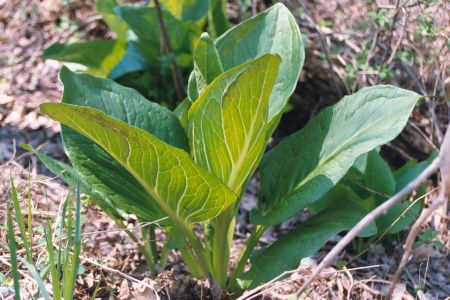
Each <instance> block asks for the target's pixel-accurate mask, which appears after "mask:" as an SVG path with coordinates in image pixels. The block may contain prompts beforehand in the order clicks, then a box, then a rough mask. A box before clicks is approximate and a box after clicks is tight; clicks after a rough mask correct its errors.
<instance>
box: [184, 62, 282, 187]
mask: <svg viewBox="0 0 450 300" xmlns="http://www.w3.org/2000/svg"><path fill="white" fill-rule="evenodd" d="M279 64H280V57H279V56H274V55H265V56H263V57H261V58H259V59H257V60H255V61H252V62H249V63H247V64H243V65H241V66H239V67H236V68H234V69H232V70H230V71H228V72H226V73H223V74H222V75H220V76H219V77H218V78H217V79H216V80H214V82H213V83H212V84H210V85H209V86H208V87H207V88H206V90H205V91H204V92H203V93H202V94H201V95H200V97H199V99H197V101H195V102H194V104H193V105H192V107H191V109H190V110H189V140H190V143H191V149H192V151H191V153H192V156H193V158H194V160H195V161H196V162H197V164H199V165H200V166H202V167H203V168H205V169H207V170H208V171H210V172H211V173H212V174H214V175H215V176H217V177H218V178H219V179H220V180H222V182H224V183H226V185H227V186H228V187H230V188H231V189H232V190H233V191H234V192H235V193H236V194H239V193H240V190H241V187H242V184H243V183H244V182H245V181H246V179H247V178H248V177H249V176H250V175H251V174H252V172H253V171H254V170H255V168H256V166H257V164H258V163H259V161H260V159H261V157H262V154H263V152H264V149H265V147H266V144H267V139H266V137H267V130H268V126H267V112H268V106H269V97H270V94H271V91H272V88H273V85H274V83H275V80H276V76H277V71H278V66H279Z"/></svg>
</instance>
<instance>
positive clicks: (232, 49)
mask: <svg viewBox="0 0 450 300" xmlns="http://www.w3.org/2000/svg"><path fill="white" fill-rule="evenodd" d="M215 45H216V48H217V50H218V52H219V55H220V59H221V62H222V66H223V69H224V70H225V71H226V70H230V69H232V68H234V67H236V66H238V65H241V64H243V63H245V62H248V61H250V60H254V59H256V58H258V57H260V56H262V55H265V54H278V55H279V56H280V57H281V64H280V69H279V72H278V77H277V80H276V83H275V86H274V88H273V91H272V95H271V96H270V106H269V113H268V114H269V120H272V119H273V118H274V117H277V116H278V115H279V114H280V113H281V112H282V111H283V108H284V106H285V104H286V103H287V101H288V98H289V96H290V95H291V94H292V92H293V91H294V89H295V86H296V85H297V79H298V76H299V74H300V70H301V69H302V65H303V60H304V56H305V54H304V47H303V42H302V38H301V35H300V30H299V29H298V26H297V23H296V22H295V19H294V17H293V16H292V14H291V13H290V11H289V10H288V9H287V8H286V7H285V6H284V5H283V4H281V3H278V4H275V5H274V6H272V7H271V8H269V9H268V10H266V11H264V12H261V13H260V14H258V15H256V16H254V17H252V18H250V19H248V20H246V21H244V22H242V23H241V24H239V25H237V26H235V27H233V28H232V29H230V30H228V31H227V32H226V33H224V34H223V35H222V36H220V37H219V38H218V39H217V40H216V41H215ZM191 100H195V99H191Z"/></svg>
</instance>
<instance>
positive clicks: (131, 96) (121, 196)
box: [60, 68, 188, 220]
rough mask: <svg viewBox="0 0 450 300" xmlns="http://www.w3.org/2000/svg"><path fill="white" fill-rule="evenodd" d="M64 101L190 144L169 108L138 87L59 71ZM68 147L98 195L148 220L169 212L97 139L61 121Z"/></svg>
mask: <svg viewBox="0 0 450 300" xmlns="http://www.w3.org/2000/svg"><path fill="white" fill-rule="evenodd" d="M60 77H61V81H62V82H63V84H64V94H63V98H62V101H63V102H64V103H69V104H76V105H82V106H87V107H91V108H95V109H99V110H101V111H103V112H105V113H107V114H108V115H110V116H112V117H114V118H117V119H120V120H122V121H124V122H127V123H129V124H130V125H132V126H136V127H139V128H141V129H144V130H146V131H148V132H150V133H152V134H153V135H154V136H156V137H157V138H159V139H161V140H163V141H164V142H167V143H169V144H171V145H172V146H175V147H179V148H182V149H185V150H187V149H188V145H187V144H188V142H187V137H186V134H185V131H184V128H183V127H182V126H181V124H180V122H179V120H178V119H177V117H176V116H175V115H174V114H173V113H172V112H170V111H169V110H168V109H166V108H163V107H161V106H159V105H158V104H156V103H153V102H150V101H148V100H147V99H145V98H144V97H142V96H141V95H140V94H139V93H137V92H136V91H134V90H132V89H129V88H125V87H122V86H120V85H119V84H117V83H115V82H113V81H111V80H107V79H100V78H95V77H92V76H89V75H86V74H80V73H73V72H71V71H69V70H68V69H67V68H63V69H62V70H61V74H60ZM61 132H62V139H63V142H64V148H65V150H66V153H67V155H68V156H69V158H70V161H71V162H72V164H73V166H74V167H75V168H76V169H77V171H78V172H79V173H80V174H81V175H82V177H83V178H84V180H85V181H86V182H88V184H89V186H90V187H91V189H92V190H94V191H95V195H96V196H97V197H95V198H94V199H93V200H94V201H95V199H96V198H102V199H107V200H105V201H107V202H109V203H113V204H114V205H115V206H116V207H117V208H120V209H122V210H124V211H126V212H128V213H133V214H135V215H137V216H138V217H140V218H142V219H144V220H154V219H160V218H162V217H165V216H166V215H165V213H164V212H163V211H162V210H161V209H160V208H159V206H158V205H156V203H155V202H154V201H153V200H152V199H151V197H150V195H149V194H148V193H147V192H146V191H145V189H144V188H143V187H142V186H141V185H140V184H139V182H138V181H137V180H136V179H135V178H134V177H133V176H132V175H131V174H130V173H129V171H127V170H126V169H125V168H124V167H123V166H121V165H120V164H119V163H118V162H116V161H114V160H113V159H112V158H111V156H110V155H108V154H107V153H106V152H105V151H104V150H103V149H101V148H100V147H99V146H97V145H96V144H95V143H94V142H92V141H91V140H89V139H87V138H86V137H84V136H82V135H80V134H79V133H77V132H75V131H74V130H72V129H70V128H67V127H64V126H62V129H61Z"/></svg>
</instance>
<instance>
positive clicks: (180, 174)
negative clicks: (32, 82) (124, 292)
mask: <svg viewBox="0 0 450 300" xmlns="http://www.w3.org/2000/svg"><path fill="white" fill-rule="evenodd" d="M41 110H42V112H43V113H45V114H47V115H49V116H50V117H51V118H53V119H55V120H57V121H59V122H61V123H63V124H65V125H67V126H69V127H72V128H74V129H76V130H77V131H79V132H80V133H82V134H83V135H85V136H87V137H88V138H90V139H92V140H94V141H95V142H96V143H98V144H99V145H100V146H101V147H102V148H103V149H104V150H105V151H107V152H108V153H109V154H110V155H111V156H112V157H113V158H114V159H115V160H116V161H118V162H119V163H120V164H121V165H122V166H123V167H125V168H126V169H127V170H128V171H129V172H130V173H131V174H133V176H134V177H135V178H136V179H137V180H138V181H139V183H140V184H141V185H142V186H143V187H144V188H145V190H146V191H147V192H148V193H149V194H150V195H151V196H152V197H153V199H154V200H155V201H156V202H157V203H158V205H159V206H160V207H161V208H162V210H163V211H164V212H165V213H166V214H167V215H168V216H169V217H170V218H171V220H172V221H173V222H175V223H176V224H178V225H179V226H186V225H185V224H193V223H196V222H202V221H206V220H208V219H211V218H213V217H215V216H217V215H218V214H219V213H220V212H222V211H223V210H224V209H225V208H226V207H228V206H229V205H230V204H231V203H233V202H234V200H235V198H236V196H235V195H234V194H233V192H231V190H229V189H228V188H227V187H226V186H225V185H223V184H222V183H221V182H220V181H219V180H218V179H216V178H215V177H213V176H211V175H210V174H209V173H207V172H206V171H205V170H203V169H201V168H200V167H198V166H197V165H196V164H195V163H194V162H193V161H192V160H191V158H190V157H189V155H188V154H187V153H186V152H185V151H183V150H181V149H178V148H175V147H172V146H170V145H168V144H166V143H164V142H162V141H161V140H159V139H157V138H155V137H154V136H152V135H151V134H149V133H148V132H146V131H144V130H142V129H139V128H135V127H132V126H130V125H128V124H126V123H124V122H122V121H120V120H117V119H113V118H111V117H109V116H107V115H106V114H104V113H102V112H100V111H98V110H95V109H90V108H85V107H80V106H75V105H69V104H57V103H46V104H42V105H41Z"/></svg>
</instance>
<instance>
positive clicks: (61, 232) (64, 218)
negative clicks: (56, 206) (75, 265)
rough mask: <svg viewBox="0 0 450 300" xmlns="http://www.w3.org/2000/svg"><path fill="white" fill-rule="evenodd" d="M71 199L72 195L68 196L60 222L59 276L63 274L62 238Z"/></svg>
mask: <svg viewBox="0 0 450 300" xmlns="http://www.w3.org/2000/svg"><path fill="white" fill-rule="evenodd" d="M69 199H70V193H69V194H68V195H67V198H66V201H65V202H64V205H63V209H62V214H61V219H60V221H59V241H58V264H57V271H58V274H61V253H62V251H61V248H62V238H63V233H64V225H65V224H66V213H67V206H68V204H69V201H70V200H69Z"/></svg>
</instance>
